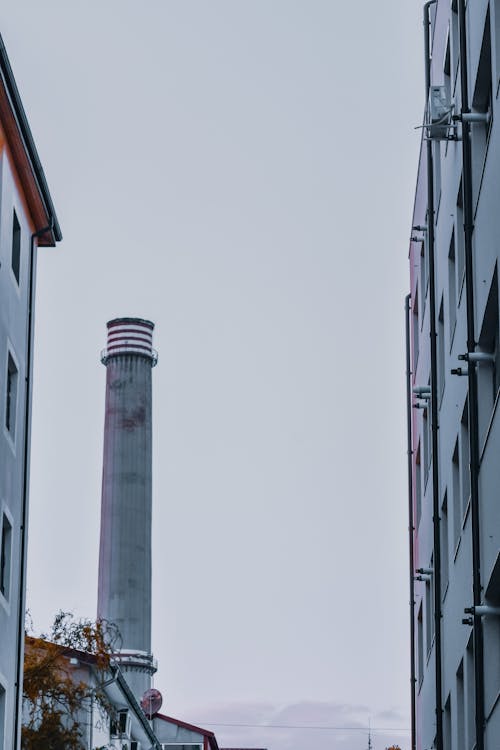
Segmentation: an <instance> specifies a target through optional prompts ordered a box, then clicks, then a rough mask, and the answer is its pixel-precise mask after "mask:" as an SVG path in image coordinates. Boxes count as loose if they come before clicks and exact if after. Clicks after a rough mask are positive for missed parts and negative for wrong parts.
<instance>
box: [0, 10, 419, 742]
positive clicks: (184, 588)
mask: <svg viewBox="0 0 500 750" xmlns="http://www.w3.org/2000/svg"><path fill="white" fill-rule="evenodd" d="M0 22H1V33H2V34H3V36H4V41H5V44H6V47H7V51H8V54H9V56H10V59H11V63H12V67H13V70H14V73H15V76H16V79H17V82H18V85H19V88H20V92H21V96H22V99H23V102H24V105H25V108H26V112H27V115H28V118H29V121H30V124H31V127H32V131H33V134H34V137H35V141H36V143H37V146H38V149H39V153H40V156H41V159H42V163H43V165H44V168H45V171H46V175H47V179H48V183H49V186H50V189H51V192H52V196H53V199H54V203H55V206H56V209H57V212H58V216H59V219H60V223H61V227H62V230H63V234H64V241H63V242H62V243H61V244H60V245H59V246H58V247H57V248H55V249H43V250H41V251H40V255H39V264H38V287H37V327H36V363H35V367H36V372H35V383H34V387H35V390H34V415H33V443H32V472H31V508H30V546H29V562H30V565H29V581H28V587H29V588H28V604H29V607H30V608H31V612H32V616H33V619H34V621H35V626H36V627H38V628H42V629H43V628H45V627H47V625H48V623H49V622H50V620H51V618H52V616H53V614H54V613H55V612H56V611H57V610H58V609H60V608H63V609H69V610H72V611H73V612H75V613H76V614H77V615H85V616H90V617H92V616H94V615H95V610H96V586H97V560H98V532H99V507H100V481H101V460H102V456H101V454H102V430H103V418H104V386H105V369H104V367H103V366H102V365H101V364H100V362H99V352H100V349H101V348H102V347H103V346H104V345H105V323H106V321H107V320H108V319H110V318H112V317H115V316H121V315H125V316H128V315H138V316H141V317H147V318H150V319H151V320H153V321H155V323H156V326H157V327H156V331H155V346H156V348H157V349H158V351H159V364H158V367H157V368H156V369H155V370H154V373H153V381H154V405H155V411H154V444H155V451H154V533H153V537H154V538H153V544H154V547H153V564H154V581H153V589H154V602H153V620H154V626H153V644H154V652H155V655H156V657H157V658H158V660H159V664H160V668H159V671H158V673H157V676H156V683H155V684H156V687H158V688H159V689H160V690H161V691H162V693H163V696H164V707H163V709H164V710H165V712H166V713H169V714H171V715H174V716H178V717H179V718H181V719H185V720H187V721H191V722H194V723H199V724H202V725H207V726H208V725H209V724H211V723H215V722H220V723H221V724H248V725H255V724H257V725H258V724H276V725H280V726H289V725H292V726H296V725H298V726H301V725H309V726H326V727H344V729H342V730H340V729H337V730H334V729H329V730H319V729H308V730H300V731H299V730H296V729H277V728H274V729H254V728H250V727H233V728H230V727H223V726H210V727H209V728H213V729H214V730H215V731H216V733H217V737H218V739H219V744H220V745H222V746H224V745H226V746H227V745H231V746H235V745H236V744H237V745H240V746H245V745H250V746H256V745H258V746H262V747H268V748H269V749H270V750H302V749H303V748H307V747H311V746H313V744H314V745H321V746H322V747H325V748H331V749H332V750H357V749H358V748H361V750H363V749H364V748H365V747H366V743H367V737H366V726H367V724H368V721H369V720H370V719H371V723H372V726H373V727H374V728H375V730H383V729H387V730H388V731H375V732H374V737H373V740H374V745H373V746H374V750H383V748H385V747H386V746H387V745H388V744H391V743H392V742H397V743H398V744H399V745H400V746H401V748H402V749H403V750H406V749H407V748H408V747H409V741H408V731H407V729H408V727H409V715H408V714H409V653H408V642H409V636H408V629H409V626H408V574H407V498H406V446H405V404H404V388H405V385H404V317H403V300H404V295H405V294H406V291H407V288H408V271H407V250H408V237H409V233H410V217H411V209H412V201H413V192H414V183H415V176H416V167H417V153H418V146H419V138H420V135H419V131H417V130H414V126H415V125H418V123H419V121H420V118H421V112H422V109H423V91H422V90H423V80H422V79H423V71H422V57H423V55H422V24H421V3H417V2H413V0H411V1H406V0H385V1H384V2H379V3H373V2H372V0H364V1H362V2H345V3H340V2H334V0H176V1H175V2H174V1H173V0H140V1H139V0H133V1H132V0H120V1H118V0H86V1H85V2H79V3H77V2H76V1H75V0H44V2H40V1H39V0H3V2H2V6H1V9H0ZM347 727H349V728H350V729H347ZM356 728H357V729H356ZM389 730H390V731H389ZM396 730H398V731H396Z"/></svg>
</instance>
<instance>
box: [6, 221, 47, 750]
mask: <svg viewBox="0 0 500 750" xmlns="http://www.w3.org/2000/svg"><path fill="white" fill-rule="evenodd" d="M53 228H54V220H53V218H52V217H50V224H49V225H48V226H46V227H44V228H43V229H39V230H38V231H36V232H33V234H32V235H31V239H30V257H29V272H28V273H29V276H28V299H27V303H28V305H27V308H28V309H27V323H26V361H25V364H24V426H23V427H24V435H23V494H22V503H21V527H20V537H21V538H20V542H19V559H20V568H19V570H20V574H19V597H18V603H17V618H18V632H17V645H16V685H15V707H14V747H15V748H17V747H19V746H20V731H21V727H20V718H21V710H22V700H23V668H24V659H23V657H24V628H25V623H24V619H25V608H26V548H27V540H28V535H27V532H28V529H27V524H28V482H29V461H30V423H31V381H32V376H33V323H34V319H33V312H34V305H35V299H34V292H35V278H34V277H35V262H36V249H37V243H36V240H37V239H38V237H42V236H43V235H44V234H47V232H52V231H53Z"/></svg>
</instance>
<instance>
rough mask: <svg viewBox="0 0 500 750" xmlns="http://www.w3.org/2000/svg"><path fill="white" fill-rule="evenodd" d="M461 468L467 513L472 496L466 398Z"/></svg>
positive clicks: (461, 437) (463, 508) (461, 424)
mask: <svg viewBox="0 0 500 750" xmlns="http://www.w3.org/2000/svg"><path fill="white" fill-rule="evenodd" d="M460 469H461V471H462V513H465V509H466V508H467V503H468V502H469V496H470V453H469V402H468V399H466V400H465V406H464V410H463V412H462V419H461V423H460Z"/></svg>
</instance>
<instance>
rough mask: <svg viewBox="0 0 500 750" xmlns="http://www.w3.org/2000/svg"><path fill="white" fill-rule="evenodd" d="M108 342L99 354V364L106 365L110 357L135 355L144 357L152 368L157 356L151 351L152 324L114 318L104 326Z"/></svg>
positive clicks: (142, 320)
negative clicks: (106, 329) (106, 330)
mask: <svg viewBox="0 0 500 750" xmlns="http://www.w3.org/2000/svg"><path fill="white" fill-rule="evenodd" d="M106 325H107V328H108V341H107V346H106V349H103V351H102V352H101V362H102V363H103V365H107V364H108V361H109V360H110V359H111V357H116V356H120V355H124V354H125V355H129V356H130V355H136V356H139V357H146V358H147V359H149V360H150V361H151V367H154V366H155V365H156V363H157V361H158V354H157V352H156V351H155V350H154V349H153V329H154V327H155V326H154V323H152V322H151V321H150V320H144V319H143V318H114V319H113V320H110V321H108V323H107V324H106Z"/></svg>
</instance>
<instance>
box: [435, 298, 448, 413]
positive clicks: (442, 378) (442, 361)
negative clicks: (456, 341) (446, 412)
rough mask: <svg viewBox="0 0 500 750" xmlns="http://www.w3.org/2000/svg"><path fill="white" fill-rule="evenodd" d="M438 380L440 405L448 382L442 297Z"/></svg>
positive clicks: (438, 328)
mask: <svg viewBox="0 0 500 750" xmlns="http://www.w3.org/2000/svg"><path fill="white" fill-rule="evenodd" d="M436 348H437V379H438V397H439V403H441V401H442V399H443V393H444V384H445V382H446V379H445V376H444V365H445V353H444V303H443V298H442V297H441V304H440V305H439V315H438V326H437V341H436Z"/></svg>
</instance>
